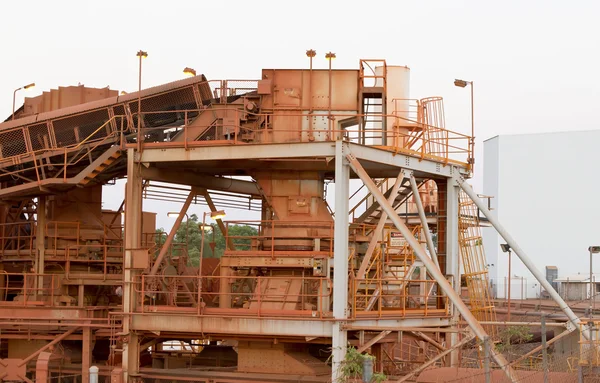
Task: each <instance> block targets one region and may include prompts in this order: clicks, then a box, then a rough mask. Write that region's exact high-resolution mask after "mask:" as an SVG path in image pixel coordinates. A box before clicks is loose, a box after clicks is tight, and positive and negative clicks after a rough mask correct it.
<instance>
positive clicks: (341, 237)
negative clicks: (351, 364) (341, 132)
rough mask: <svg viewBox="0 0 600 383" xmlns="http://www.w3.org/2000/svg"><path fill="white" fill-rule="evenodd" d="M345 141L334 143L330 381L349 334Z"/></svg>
mask: <svg viewBox="0 0 600 383" xmlns="http://www.w3.org/2000/svg"><path fill="white" fill-rule="evenodd" d="M344 148H345V146H344V143H343V142H342V141H339V140H338V141H336V145H335V228H334V238H335V242H334V247H333V293H334V297H335V298H334V300H333V317H334V319H335V322H334V323H333V334H332V366H331V380H332V382H334V383H337V382H338V381H339V379H340V369H341V366H342V363H343V361H344V358H345V357H346V348H347V344H348V334H347V332H346V330H343V329H342V325H343V324H344V320H345V319H346V318H347V317H348V312H347V306H348V210H349V208H348V199H349V197H350V195H349V188H350V167H349V166H348V162H347V160H346V153H344Z"/></svg>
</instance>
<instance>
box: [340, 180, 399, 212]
mask: <svg viewBox="0 0 600 383" xmlns="http://www.w3.org/2000/svg"><path fill="white" fill-rule="evenodd" d="M376 185H377V188H378V189H379V191H381V192H382V193H385V192H386V191H387V190H388V189H387V186H388V185H389V179H388V178H384V179H380V180H377V183H376ZM364 186H365V185H364V184H363V185H361V187H360V188H358V189H357V190H356V191H355V192H354V193H353V194H352V196H351V197H350V198H349V199H350V200H352V198H353V197H354V196H356V195H357V194H358V193H359V192H360V191H361V190H362V188H363V187H364ZM374 200H375V199H374V197H373V194H371V193H370V192H367V193H366V194H365V195H364V196H363V197H362V198H361V199H360V200H359V201H358V202H356V203H355V204H354V206H353V207H352V208H351V209H350V211H349V212H348V214H349V216H350V222H354V221H355V220H356V218H357V217H356V216H357V215H358V214H362V213H364V212H365V211H366V210H367V209H368V208H369V206H371V204H373V201H374Z"/></svg>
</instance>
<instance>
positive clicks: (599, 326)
mask: <svg viewBox="0 0 600 383" xmlns="http://www.w3.org/2000/svg"><path fill="white" fill-rule="evenodd" d="M579 327H580V328H579V330H580V331H579V365H580V366H589V367H598V366H600V321H599V320H592V319H588V320H586V319H582V321H581V323H580V324H579ZM586 335H588V336H589V338H586Z"/></svg>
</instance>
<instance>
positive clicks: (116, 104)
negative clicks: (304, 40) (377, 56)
mask: <svg viewBox="0 0 600 383" xmlns="http://www.w3.org/2000/svg"><path fill="white" fill-rule="evenodd" d="M140 52H141V51H140ZM311 52H312V53H311ZM308 53H309V57H311V60H312V57H314V51H309V52H308ZM329 58H330V59H331V58H332V56H331V54H330V55H329ZM140 60H141V58H140ZM408 79H409V69H408V68H406V67H398V66H389V65H387V64H386V62H385V60H361V61H360V62H359V67H358V68H357V69H343V70H339V69H332V68H331V64H330V66H329V69H327V70H317V69H313V68H312V61H311V67H310V68H309V69H298V70H290V69H264V70H263V71H262V73H261V74H260V77H259V79H258V80H219V81H208V80H207V79H206V78H205V77H204V76H203V75H198V76H195V77H192V78H189V79H185V80H180V81H175V82H172V83H169V84H165V85H162V86H158V87H155V88H150V89H145V90H141V91H140V92H138V93H130V94H124V95H117V93H116V92H114V91H109V90H94V89H88V88H82V87H77V88H73V89H71V90H69V89H70V88H61V89H59V91H54V92H50V93H47V94H44V95H43V96H41V97H42V98H40V99H34V100H33V101H30V102H26V104H25V105H24V107H23V108H21V109H19V110H17V112H16V114H15V119H14V120H13V121H7V122H5V123H3V124H0V202H1V205H0V230H1V232H0V233H1V234H0V245H1V247H0V269H1V271H2V273H0V291H1V292H2V294H1V295H0V315H1V317H2V320H1V323H0V330H1V331H0V344H1V347H0V378H1V379H3V380H5V381H11V380H15V381H31V380H33V379H34V378H35V379H36V381H37V382H42V381H45V379H49V378H50V377H52V376H58V375H63V378H62V379H63V380H65V381H69V379H71V380H72V381H79V379H81V380H82V381H84V382H87V381H88V379H89V378H88V376H87V371H88V370H89V368H90V366H91V365H92V363H93V364H94V365H96V366H97V367H98V368H99V374H100V376H101V379H106V380H105V381H111V382H134V381H161V380H169V381H199V382H209V381H210V382H238V381H273V382H285V381H288V380H294V379H296V380H294V381H297V379H299V378H298V377H299V376H302V377H303V379H304V381H316V382H321V381H332V380H333V381H337V380H338V379H340V378H341V377H342V374H343V373H342V371H343V368H342V367H343V364H344V358H345V355H346V351H347V347H348V345H349V344H351V345H353V346H354V347H356V348H357V350H358V351H359V352H364V351H366V350H370V353H371V354H372V355H374V356H375V357H376V359H375V360H376V362H375V369H376V371H381V372H384V373H385V374H386V375H388V376H396V377H398V378H401V377H404V378H403V379H408V378H410V377H412V376H414V375H415V374H417V373H418V372H420V371H421V370H422V369H423V368H425V367H427V366H429V365H432V364H434V363H443V364H444V365H446V366H454V365H457V364H458V361H459V352H458V351H459V349H460V347H461V346H463V345H465V344H466V343H468V342H469V341H470V340H471V339H472V338H474V337H476V338H478V339H479V340H481V341H483V342H484V344H486V347H485V349H486V350H488V352H489V353H490V355H491V358H492V359H493V361H494V362H495V363H496V364H497V366H499V367H500V368H502V369H503V370H504V372H505V374H506V376H508V377H514V374H515V373H514V372H513V371H512V369H511V368H510V367H509V365H508V363H507V362H506V360H504V358H503V356H502V355H501V354H500V353H498V352H496V351H495V350H494V347H493V346H491V345H490V342H489V335H488V334H489V333H490V332H492V331H494V330H493V328H490V327H484V326H482V324H480V323H479V321H487V322H488V323H489V322H493V321H494V320H495V316H494V311H493V306H492V303H491V300H490V296H489V290H488V289H489V286H488V283H487V269H486V265H485V258H484V255H483V251H482V247H481V238H480V236H479V233H478V226H479V221H478V220H479V217H478V215H479V212H482V213H483V214H484V215H485V216H486V217H487V218H488V219H489V220H490V223H491V224H492V225H494V227H496V228H497V229H498V231H499V232H500V234H501V235H502V236H503V237H504V238H505V240H506V241H507V243H508V244H510V246H511V247H512V248H513V249H514V251H515V253H516V255H518V256H519V257H521V259H522V260H523V262H524V263H525V264H527V258H526V255H525V254H524V253H523V251H522V250H521V249H520V248H519V247H518V245H517V244H516V243H514V241H513V240H512V239H511V238H510V236H509V235H508V234H507V233H505V232H504V230H503V228H502V227H501V226H500V224H499V223H498V222H497V220H496V219H495V218H494V217H493V216H492V215H490V214H489V211H488V210H487V207H486V204H484V203H483V202H481V201H480V199H479V198H478V196H477V195H476V194H475V193H474V192H473V191H472V189H471V188H470V187H469V186H468V185H467V184H466V182H465V180H466V179H468V178H469V177H470V175H471V170H472V164H473V152H472V148H473V138H472V137H471V136H468V135H465V134H461V133H456V132H453V131H450V130H448V129H446V127H445V125H444V111H443V101H442V99H441V98H440V97H430V98H425V99H411V98H410V97H409V94H408V90H409V88H408V83H409V81H408ZM61 91H62V93H61ZM56 93H58V94H56ZM119 178H126V180H127V184H126V191H125V198H124V200H123V203H122V204H121V208H120V209H119V210H117V211H107V210H103V209H102V201H103V196H102V186H103V185H105V184H107V183H111V182H113V181H114V180H115V179H119ZM351 178H358V179H360V180H361V181H362V182H363V187H361V188H360V189H359V190H358V191H356V193H354V194H353V195H351V194H350V192H351V190H350V187H349V180H350V179H351ZM331 182H333V185H334V191H333V192H334V194H335V206H334V207H333V209H332V208H331V207H330V206H328V204H327V202H326V199H325V193H326V191H327V190H328V188H327V185H328V184H329V183H331ZM165 184H177V185H180V186H174V185H173V186H171V187H168V186H165ZM461 189H462V190H463V191H464V194H463V195H461V196H460V198H459V190H461ZM145 199H159V200H169V201H179V202H180V203H181V211H180V212H179V214H178V217H177V220H176V222H175V225H174V227H173V228H172V229H171V231H170V232H169V233H167V235H164V236H163V235H162V234H157V233H156V227H155V226H156V225H155V217H154V215H153V214H152V213H151V212H146V211H145V210H144V204H143V202H144V200H145ZM350 202H352V204H351V203H350ZM193 203H203V204H206V205H208V206H209V208H210V210H211V211H213V212H214V213H215V214H213V216H214V217H215V218H217V224H218V227H219V229H220V230H221V231H222V233H223V236H224V237H225V242H226V248H225V251H224V253H223V255H222V257H221V258H220V261H219V263H218V265H216V264H214V263H212V262H213V261H212V260H211V261H210V262H211V264H209V261H208V260H207V259H203V258H202V253H201V258H200V265H199V267H191V266H189V264H188V257H187V254H186V249H185V246H183V247H182V246H181V244H180V243H175V241H174V237H175V232H176V231H177V229H178V228H179V226H180V225H181V223H182V222H183V221H184V219H185V216H186V212H187V210H188V208H189V206H190V205H191V204H193ZM232 208H245V209H249V210H254V211H257V212H259V213H260V219H257V220H255V221H244V222H240V221H237V222H227V221H224V220H222V219H221V218H222V217H218V216H219V214H217V212H218V211H219V210H221V209H225V210H229V209H232ZM257 214H258V213H257ZM231 225H247V226H251V227H254V228H255V229H256V233H257V234H256V235H252V236H236V235H233V234H232V233H231V231H230V230H229V228H230V227H231ZM202 229H204V228H202ZM159 237H160V238H159ZM459 260H460V262H459ZM460 263H462V264H463V265H464V274H465V275H464V280H465V282H466V284H467V286H468V288H469V293H470V304H471V307H468V306H467V305H466V303H465V302H463V300H462V299H461V298H460V296H459V291H460V280H461V267H460ZM208 266H210V267H208ZM528 266H529V267H530V268H531V269H532V270H534V271H533V274H534V275H536V271H535V268H534V267H533V265H528ZM537 274H540V275H539V276H538V275H536V277H538V279H539V278H541V280H540V283H542V284H543V283H544V282H545V279H544V278H543V276H542V275H541V273H539V272H537ZM546 284H547V282H546ZM544 287H545V288H546V290H547V291H549V292H550V293H551V295H552V296H553V298H555V299H556V300H557V301H558V302H560V304H561V308H562V309H563V310H564V311H565V313H566V314H567V315H569V318H570V319H571V320H572V321H573V326H572V329H578V328H579V326H580V322H579V320H578V318H577V317H576V316H575V315H574V314H573V313H572V312H571V311H570V309H569V308H568V307H567V306H566V304H564V302H563V301H562V300H561V299H560V297H559V296H558V295H557V294H555V293H553V292H554V290H552V288H551V287H550V286H549V285H548V286H546V285H544ZM582 334H584V335H585V331H584V332H583V333H582ZM173 345H177V347H174V346H173ZM65 374H66V375H69V376H72V377H71V378H69V377H64V375H65Z"/></svg>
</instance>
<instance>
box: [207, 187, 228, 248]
mask: <svg viewBox="0 0 600 383" xmlns="http://www.w3.org/2000/svg"><path fill="white" fill-rule="evenodd" d="M204 199H205V200H206V204H207V205H208V208H209V209H210V211H212V212H213V213H214V212H215V211H217V207H216V206H215V204H214V203H213V200H212V198H211V197H210V193H209V192H208V190H205V191H204ZM215 221H217V225H218V226H219V230H221V234H223V237H227V229H226V228H225V224H224V223H223V221H222V220H221V219H216V220H215ZM227 248H228V249H229V250H235V245H234V244H233V240H232V239H231V238H227Z"/></svg>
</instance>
